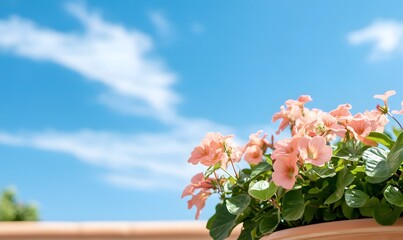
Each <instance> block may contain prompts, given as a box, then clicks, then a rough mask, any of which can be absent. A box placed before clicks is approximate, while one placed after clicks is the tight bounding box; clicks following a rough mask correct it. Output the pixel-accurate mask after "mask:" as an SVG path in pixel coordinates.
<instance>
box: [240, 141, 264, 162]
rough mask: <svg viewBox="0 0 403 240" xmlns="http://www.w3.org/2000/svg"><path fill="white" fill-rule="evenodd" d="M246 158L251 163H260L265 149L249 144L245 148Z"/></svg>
mask: <svg viewBox="0 0 403 240" xmlns="http://www.w3.org/2000/svg"><path fill="white" fill-rule="evenodd" d="M244 159H245V160H246V161H247V162H248V163H250V164H259V163H260V162H261V161H262V159H263V151H262V149H261V148H260V147H259V146H258V145H252V146H248V147H246V149H245V155H244Z"/></svg>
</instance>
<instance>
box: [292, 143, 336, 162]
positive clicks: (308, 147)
mask: <svg viewBox="0 0 403 240" xmlns="http://www.w3.org/2000/svg"><path fill="white" fill-rule="evenodd" d="M298 145H299V151H300V152H299V153H300V154H299V156H300V158H301V159H302V160H303V161H304V162H307V163H311V164H313V165H315V166H323V165H324V164H325V163H327V162H329V161H330V159H331V158H332V147H331V146H328V145H326V139H325V138H324V137H321V136H315V137H313V138H310V137H303V138H301V139H300V141H299V143H298Z"/></svg>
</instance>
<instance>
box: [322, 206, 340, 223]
mask: <svg viewBox="0 0 403 240" xmlns="http://www.w3.org/2000/svg"><path fill="white" fill-rule="evenodd" d="M322 214H323V220H325V221H333V220H335V219H336V218H337V213H334V212H332V211H330V209H329V208H324V209H322Z"/></svg>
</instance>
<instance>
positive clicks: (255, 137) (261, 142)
mask: <svg viewBox="0 0 403 240" xmlns="http://www.w3.org/2000/svg"><path fill="white" fill-rule="evenodd" d="M262 133H263V131H262V130H259V131H257V132H256V133H252V134H251V135H249V142H248V143H247V144H246V146H245V147H244V159H245V160H246V161H247V162H248V163H250V164H258V163H260V162H261V161H262V158H263V154H264V153H265V152H266V149H267V147H268V145H269V144H270V143H269V142H268V141H267V140H266V139H265V138H266V137H267V134H264V135H263V136H260V135H261V134H262Z"/></svg>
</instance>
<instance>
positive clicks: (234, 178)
mask: <svg viewBox="0 0 403 240" xmlns="http://www.w3.org/2000/svg"><path fill="white" fill-rule="evenodd" d="M220 168H221V170H223V171H224V172H225V173H226V174H228V175H229V176H230V177H232V178H233V179H235V180H236V178H235V177H234V176H232V175H231V173H229V172H228V171H227V170H226V169H225V168H223V167H220Z"/></svg>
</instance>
